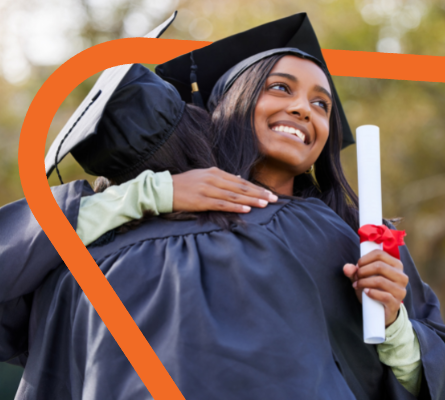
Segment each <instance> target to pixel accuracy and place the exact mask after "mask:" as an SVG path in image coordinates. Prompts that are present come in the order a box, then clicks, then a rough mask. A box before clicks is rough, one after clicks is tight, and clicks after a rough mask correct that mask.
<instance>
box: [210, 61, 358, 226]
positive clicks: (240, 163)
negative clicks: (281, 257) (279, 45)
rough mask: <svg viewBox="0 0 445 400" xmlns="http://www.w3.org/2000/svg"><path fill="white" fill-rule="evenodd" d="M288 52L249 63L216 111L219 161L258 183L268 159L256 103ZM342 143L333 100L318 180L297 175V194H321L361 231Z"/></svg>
mask: <svg viewBox="0 0 445 400" xmlns="http://www.w3.org/2000/svg"><path fill="white" fill-rule="evenodd" d="M284 56H285V55H283V54H280V55H274V56H271V57H269V58H265V59H263V60H261V61H259V62H257V63H256V64H254V65H252V66H251V67H250V68H249V69H247V70H246V71H245V72H244V73H243V74H242V75H241V76H240V77H239V78H238V79H237V80H236V81H235V82H234V84H233V86H232V87H231V88H230V89H229V90H228V92H227V93H226V94H225V95H224V97H223V98H222V99H221V101H220V103H219V104H218V106H217V107H216V109H215V111H214V113H213V116H212V125H213V131H214V152H215V157H216V162H217V165H218V167H219V168H221V169H222V170H224V171H226V172H229V173H232V174H241V175H242V177H243V178H245V179H248V180H250V181H252V182H254V183H259V182H255V178H254V176H253V171H254V169H255V166H256V165H257V164H258V163H259V162H260V161H261V160H262V159H263V155H262V154H261V152H260V147H259V142H258V138H257V136H256V133H255V124H254V114H255V108H256V104H257V101H258V98H259V96H260V94H261V92H262V90H263V88H264V85H265V83H266V79H267V77H268V75H269V73H270V71H271V70H272V68H273V67H274V65H275V64H276V63H277V62H278V60H280V59H281V58H282V57H284ZM325 73H326V72H325ZM326 76H327V78H328V81H329V85H330V87H331V91H332V88H333V85H332V81H331V78H330V76H329V75H328V74H327V75H326ZM341 144H342V130H341V122H340V116H339V113H338V109H337V105H336V104H335V102H333V104H332V112H331V117H330V121H329V138H328V141H327V143H326V145H325V147H324V148H323V150H322V152H321V154H320V156H319V158H318V160H317V161H316V162H315V180H314V179H313V177H312V175H309V174H301V175H299V176H297V177H296V178H295V180H294V190H293V195H294V196H297V197H302V198H308V197H316V198H319V199H320V200H322V201H323V202H324V203H325V204H326V205H327V206H329V207H330V208H332V209H333V210H334V211H335V212H336V213H337V214H338V215H339V216H340V217H341V218H342V219H343V220H344V221H345V222H346V223H347V224H348V225H349V226H351V227H352V229H354V230H355V231H357V229H358V227H359V224H358V212H357V208H358V198H357V195H356V194H355V193H354V191H353V190H352V188H351V187H350V186H349V184H348V182H347V180H346V178H345V175H344V173H343V169H342V166H341V162H340V150H341Z"/></svg>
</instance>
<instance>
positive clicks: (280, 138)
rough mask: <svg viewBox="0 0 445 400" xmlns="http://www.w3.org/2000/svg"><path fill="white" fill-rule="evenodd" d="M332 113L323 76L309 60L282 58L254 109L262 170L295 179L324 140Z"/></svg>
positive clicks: (311, 160)
mask: <svg viewBox="0 0 445 400" xmlns="http://www.w3.org/2000/svg"><path fill="white" fill-rule="evenodd" d="M331 108H332V100H331V90H330V87H329V82H328V79H327V77H326V75H325V74H324V72H323V71H322V70H321V69H320V68H319V67H318V66H317V65H316V64H315V63H313V62H312V61H309V60H304V59H301V58H298V57H295V56H285V57H283V58H281V59H280V60H279V61H278V62H277V63H276V64H275V66H274V67H273V69H272V71H271V72H270V74H269V76H268V78H267V80H266V85H265V86H264V89H263V91H262V93H261V94H260V97H259V99H258V102H257V105H256V108H255V117H254V118H255V120H254V123H255V130H256V133H257V136H258V139H259V142H260V149H261V152H262V153H263V154H264V156H265V161H264V163H265V165H267V166H268V167H272V168H274V169H275V170H277V169H284V170H286V171H287V172H290V173H291V174H292V175H293V176H296V175H299V174H302V173H303V172H305V171H306V170H308V169H309V168H310V167H311V165H312V164H314V163H315V161H316V160H317V158H318V157H319V155H320V153H321V151H322V150H323V147H324V145H325V144H326V141H327V139H328V136H329V117H330V115H331Z"/></svg>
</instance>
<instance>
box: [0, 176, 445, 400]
mask: <svg viewBox="0 0 445 400" xmlns="http://www.w3.org/2000/svg"><path fill="white" fill-rule="evenodd" d="M85 193H91V192H90V189H89V188H88V186H87V185H86V184H84V183H83V182H80V181H78V182H73V183H70V184H67V185H63V186H61V187H58V188H55V191H54V195H55V197H56V200H57V201H58V203H59V205H61V207H62V210H63V211H64V212H65V213H66V214H67V216H68V218H69V219H70V218H71V219H70V222H71V223H72V224H73V226H74V227H75V214H76V207H78V204H79V201H80V196H81V195H82V194H85ZM8 207H9V209H8V210H7V211H8V212H5V208H3V209H1V210H0V222H1V224H0V226H1V228H0V232H1V234H2V235H4V233H5V232H7V231H16V232H21V233H20V235H22V234H23V235H24V237H23V238H22V239H20V236H19V237H16V240H19V243H17V246H13V245H11V244H12V242H11V241H9V242H8V243H9V244H10V245H9V246H8V245H7V246H6V253H7V255H8V259H7V260H6V261H7V263H5V262H4V261H5V259H4V258H3V255H4V254H5V253H4V249H3V248H2V255H1V257H0V261H1V262H0V273H1V279H0V296H1V297H0V359H1V360H2V361H6V360H9V359H12V358H14V357H17V356H19V357H20V360H21V362H22V363H23V364H24V365H26V367H25V371H24V375H23V379H22V382H21V384H20V387H19V391H18V393H17V397H16V398H17V399H27V400H28V399H29V400H31V399H32V400H34V399H39V400H40V399H42V400H43V399H45V400H47V399H73V400H74V399H76V400H77V399H82V400H87V399H88V400H90V399H103V398H107V399H108V398H109V399H119V400H120V399H133V398H135V399H151V396H150V394H149V392H148V391H147V389H146V388H145V386H144V385H143V383H142V382H141V380H140V379H139V377H138V376H137V374H136V373H135V371H134V369H133V368H132V366H131V364H130V363H129V361H128V360H127V359H126V357H125V356H124V354H123V353H122V351H121V350H120V348H119V346H118V345H117V344H116V342H115V341H114V339H113V337H112V336H111V334H110V333H109V331H108V329H107V328H106V327H105V325H104V324H103V322H102V321H101V319H100V318H99V316H98V315H97V313H96V312H95V310H94V308H93V307H92V306H91V304H90V302H89V301H88V299H87V298H86V296H85V295H84V294H83V292H82V290H81V289H80V288H79V286H78V285H77V283H76V281H75V280H74V278H73V277H72V276H71V274H70V272H69V270H68V269H67V268H66V267H65V266H64V265H63V264H60V259H59V261H58V260H57V256H56V255H55V253H54V250H52V251H49V248H50V247H51V245H50V244H49V242H45V240H44V239H43V236H39V237H37V238H36V239H35V240H36V241H37V242H35V241H31V242H30V243H26V241H27V240H28V242H29V240H30V238H31V237H32V235H33V231H34V230H35V229H37V227H36V226H35V221H34V222H32V216H31V215H30V212H29V210H28V212H26V204H23V203H20V202H17V203H13V204H12V205H9V206H7V207H6V208H8ZM5 215H6V216H7V215H9V217H6V219H5ZM241 217H242V219H243V220H244V223H243V224H238V225H234V226H233V227H232V228H231V230H230V231H227V230H226V231H225V230H222V229H221V228H219V227H218V226H217V225H214V224H212V223H206V224H203V225H200V224H198V223H197V222H196V221H167V220H163V219H161V218H155V219H153V220H152V221H149V222H148V223H145V224H143V225H141V226H139V227H138V228H137V229H136V230H134V231H130V232H128V233H126V234H123V235H117V236H116V238H115V240H114V241H112V242H110V243H108V244H106V245H104V246H100V247H91V248H90V253H91V254H92V256H93V257H94V259H95V260H96V262H97V263H98V265H99V267H100V268H101V270H102V271H103V273H104V274H105V276H106V277H107V279H108V280H109V282H110V283H111V285H112V286H113V288H114V289H115V291H116V292H117V294H118V296H119V297H120V299H121V300H122V302H123V303H124V305H125V306H126V308H127V309H128V311H129V312H130V314H131V315H132V317H133V318H134V320H135V321H136V323H137V324H138V326H139V327H140V329H141V331H142V333H143V334H144V335H145V337H146V338H147V340H148V341H149V343H150V344H151V346H152V347H153V349H154V350H155V352H156V354H157V355H158V357H159V358H160V360H161V361H162V363H163V364H164V366H165V367H166V369H167V371H168V372H169V373H170V375H171V376H172V378H173V379H174V381H175V382H176V384H177V385H178V387H179V389H180V390H181V392H182V393H183V395H184V396H185V398H186V399H188V400H190V399H191V400H195V399H197V400H201V399H202V400H204V399H206V400H207V399H249V400H250V399H260V400H261V399H267V400H269V399H278V400H281V399H282V400H288V399H342V400H343V399H364V400H365V399H376V400H377V399H379V400H380V399H413V398H414V396H412V395H411V394H410V393H409V392H407V391H406V390H405V389H404V388H403V387H402V386H401V385H400V384H399V382H398V381H397V379H396V378H395V377H394V375H393V373H392V371H391V369H390V368H389V367H387V366H385V365H383V364H382V363H380V361H379V359H378V355H377V351H376V348H375V346H373V345H366V344H364V343H363V339H362V322H361V305H360V303H359V302H358V301H357V298H356V296H355V292H354V290H353V289H352V287H351V283H350V281H349V280H348V279H347V278H346V277H345V276H344V275H343V272H342V268H343V265H344V264H345V263H347V262H356V260H358V258H359V239H358V236H357V235H356V233H355V232H353V231H352V229H351V228H350V227H349V226H348V225H347V224H346V223H345V222H344V221H343V220H342V219H341V218H339V217H338V216H337V215H336V214H335V213H334V212H333V211H332V210H331V209H330V208H328V207H327V206H326V205H325V204H324V203H322V202H321V201H319V200H317V199H306V200H301V199H295V200H280V201H279V202H278V203H276V204H270V205H269V206H268V207H267V208H266V209H253V210H252V212H251V213H249V214H247V215H242V216H241ZM26 228H27V229H26ZM34 233H35V232H34ZM42 235H44V234H43V233H42ZM2 237H3V236H2ZM2 240H3V239H2ZM46 240H47V239H46ZM36 243H39V244H40V245H36ZM28 244H29V245H28ZM25 245H26V246H25ZM2 247H3V246H2ZM401 259H402V262H403V264H404V267H405V272H406V273H407V274H408V275H409V278H410V283H409V285H408V288H407V297H406V299H405V301H404V304H405V306H406V308H407V311H408V314H409V317H410V319H411V322H412V324H413V327H414V329H415V330H416V333H417V336H418V338H419V342H420V347H421V354H422V364H423V369H424V378H423V381H422V382H423V383H422V390H421V394H420V396H419V397H420V398H424V399H427V398H432V399H445V389H444V387H443V386H444V382H443V377H444V376H445V343H444V340H445V326H444V324H443V322H442V319H441V317H440V312H439V303H438V300H437V298H436V296H435V295H434V293H433V292H432V291H431V290H430V289H429V287H428V286H427V285H426V284H424V283H423V282H422V281H421V279H420V277H419V275H418V273H417V271H416V268H415V266H414V264H413V262H412V260H411V258H410V256H409V253H408V251H407V250H406V248H405V247H403V248H401ZM8 264H9V265H8ZM5 293H6V295H5Z"/></svg>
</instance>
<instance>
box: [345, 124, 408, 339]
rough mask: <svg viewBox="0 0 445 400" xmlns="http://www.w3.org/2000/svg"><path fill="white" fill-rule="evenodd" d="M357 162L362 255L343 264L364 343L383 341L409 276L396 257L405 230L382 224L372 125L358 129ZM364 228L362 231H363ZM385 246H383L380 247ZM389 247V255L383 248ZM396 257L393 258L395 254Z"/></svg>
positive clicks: (375, 137) (375, 136)
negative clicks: (359, 314) (360, 309)
mask: <svg viewBox="0 0 445 400" xmlns="http://www.w3.org/2000/svg"><path fill="white" fill-rule="evenodd" d="M357 165H358V183H359V214H360V226H361V228H360V230H359V234H360V237H361V244H360V250H361V256H362V257H361V258H360V260H359V261H358V263H357V265H353V264H346V265H345V266H344V268H343V271H344V273H345V275H346V276H347V277H348V278H350V279H351V281H352V282H353V287H354V289H355V291H356V294H357V297H358V299H359V301H361V302H362V304H363V335H364V341H365V343H369V344H378V343H382V342H383V341H385V327H388V326H389V325H391V324H392V323H393V322H394V321H395V320H396V318H397V315H398V311H399V309H400V304H401V302H402V300H403V299H404V298H405V296H406V286H407V284H408V277H407V276H406V275H405V274H404V272H403V265H402V263H401V262H400V260H399V259H398V258H397V257H398V256H399V253H398V245H400V244H402V243H403V239H402V238H403V236H404V233H402V232H398V233H397V234H393V233H392V232H393V231H390V230H389V229H387V228H386V227H384V226H382V225H381V224H382V195H381V182H380V139H379V128H378V127H377V126H373V125H365V126H361V127H359V128H358V129H357ZM362 230H363V231H362ZM382 245H384V246H382ZM383 247H384V248H385V250H387V251H388V250H390V253H391V255H390V254H388V252H385V251H383V250H382V248H383ZM394 256H395V257H394Z"/></svg>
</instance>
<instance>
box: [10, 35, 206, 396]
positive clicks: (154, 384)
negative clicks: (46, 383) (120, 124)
mask: <svg viewBox="0 0 445 400" xmlns="http://www.w3.org/2000/svg"><path fill="white" fill-rule="evenodd" d="M208 44H209V42H196V41H186V40H165V39H147V38H131V39H119V40H114V41H110V42H106V43H103V44H100V45H97V46H94V47H91V48H89V49H87V50H85V51H83V52H81V53H79V54H77V55H76V56H74V57H73V58H71V59H70V60H68V61H67V62H66V63H64V64H63V65H62V66H61V67H59V68H58V69H57V70H56V71H55V72H54V73H53V74H52V75H51V76H50V77H49V78H48V79H47V81H46V82H45V83H44V84H43V86H42V87H41V88H40V90H39V91H38V93H37V95H36V96H35V98H34V99H33V101H32V103H31V106H30V107H29V110H28V112H27V114H26V118H25V121H24V123H23V126H22V130H21V133H20V143H19V172H20V179H21V182H22V186H23V191H24V193H25V196H26V199H27V201H28V204H29V207H30V209H31V211H32V212H33V214H34V216H35V218H36V219H37V221H38V222H39V224H40V226H41V227H42V229H43V230H44V231H45V233H46V235H47V236H48V238H49V239H50V241H51V242H52V244H53V245H54V247H55V248H56V250H57V252H58V253H59V254H60V256H61V257H62V259H63V261H64V262H65V264H66V265H67V267H68V268H69V269H70V271H71V273H72V275H73V276H74V278H75V279H76V281H77V282H78V283H79V285H80V287H81V288H82V290H83V291H84V293H85V295H86V296H87V297H88V299H89V300H90V302H91V304H92V305H93V307H94V308H95V309H96V311H97V313H98V314H99V316H100V317H101V318H102V320H103V322H104V323H105V325H106V326H107V328H108V329H109V331H110V332H111V334H112V335H113V337H114V338H115V340H116V342H117V343H118V345H119V346H120V347H121V349H122V351H123V352H124V353H125V355H126V356H127V358H128V360H129V361H130V363H131V364H132V365H133V367H134V369H135V370H136V372H137V373H138V375H139V377H140V378H141V379H142V381H143V382H144V384H145V386H146V387H147V389H148V390H149V391H150V393H151V395H152V396H153V398H155V399H156V400H158V399H161V400H162V399H163V400H176V399H177V400H180V399H182V400H183V399H184V397H183V396H182V394H181V392H180V391H179V389H178V387H177V386H176V385H175V383H174V382H173V380H172V378H171V377H170V375H169V374H168V372H167V371H166V369H165V368H164V366H163V365H162V363H161V361H160V360H159V358H158V357H157V356H156V354H155V353H154V351H153V349H152V348H151V346H150V345H149V344H148V342H147V340H146V339H145V337H144V335H143V334H142V332H141V331H140V329H139V328H138V326H137V325H136V323H135V322H134V320H133V319H132V317H131V316H130V314H129V313H128V311H127V309H126V308H125V306H124V305H123V304H122V302H121V300H120V299H119V297H118V296H117V294H116V292H115V291H114V290H113V288H112V287H111V285H110V284H109V283H108V281H107V279H106V278H105V276H104V275H103V273H102V271H101V270H100V269H99V267H98V266H97V264H96V262H95V261H94V259H93V258H92V257H91V255H90V253H89V252H88V250H87V249H86V247H85V246H84V245H83V243H82V242H81V240H80V239H79V237H78V236H77V234H76V232H75V230H74V229H73V228H72V227H71V225H70V223H69V222H68V220H67V219H66V218H65V215H64V214H63V213H62V211H61V210H60V208H59V207H58V205H57V203H56V201H55V200H54V197H53V195H52V193H51V190H50V188H49V185H48V182H47V179H46V174H45V165H44V153H45V140H46V136H47V133H48V129H49V126H50V124H51V121H52V119H53V117H54V115H55V113H56V111H57V109H58V108H59V107H60V105H61V104H62V102H63V100H64V99H65V98H66V97H67V96H68V94H69V93H70V92H71V91H72V90H73V89H74V88H75V87H76V86H77V85H79V84H80V83H82V82H83V81H84V80H85V79H87V78H88V77H90V76H92V75H94V74H95V73H97V72H100V71H102V70H104V69H107V68H110V67H113V66H116V65H121V64H130V63H149V64H158V63H163V62H166V61H168V60H170V59H172V58H175V57H177V56H179V55H181V54H184V53H188V52H190V51H192V50H195V49H198V48H201V47H204V46H207V45H208Z"/></svg>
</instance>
